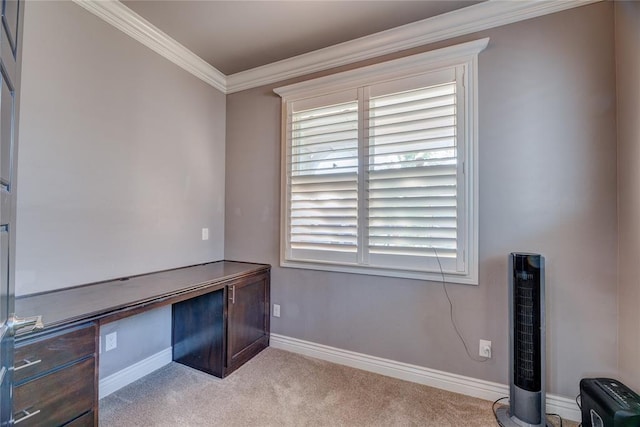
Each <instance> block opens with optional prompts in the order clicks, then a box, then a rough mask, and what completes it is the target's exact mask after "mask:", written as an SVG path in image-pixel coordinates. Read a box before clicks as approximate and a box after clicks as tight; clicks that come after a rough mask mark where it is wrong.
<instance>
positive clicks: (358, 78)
mask: <svg viewBox="0 0 640 427" xmlns="http://www.w3.org/2000/svg"><path fill="white" fill-rule="evenodd" d="M488 43H489V38H484V39H479V40H475V41H471V42H467V43H462V44H458V45H455V46H450V47H446V48H442V49H437V50H433V51H430V52H425V53H421V54H417V55H412V56H408V57H405V58H400V59H396V60H392V61H387V62H383V63H379V64H374V65H370V66H367V67H362V68H358V69H355V70H350V71H345V72H341V73H337V74H333V75H329V76H325V77H320V78H317V79H313V80H309V81H305V82H300V83H296V84H292V85H289V86H284V87H280V88H277V89H274V92H275V93H277V94H278V95H280V96H281V97H282V127H281V139H282V147H281V168H282V169H281V170H282V171H283V173H281V193H280V194H281V215H280V266H281V267H293V268H301V269H311V270H326V271H336V272H343V273H358V274H367V275H375V276H389V277H400V278H409V279H421V280H433V281H441V280H443V278H444V280H445V281H446V282H450V283H461V284H469V285H477V284H478V54H479V53H480V52H482V51H483V50H484V49H485V48H486V47H487V45H488ZM453 66H463V67H464V69H465V73H464V77H463V83H464V89H465V98H466V102H465V104H464V117H465V121H466V123H465V133H464V135H463V136H462V138H463V139H464V150H465V152H464V154H463V155H464V159H465V162H464V177H463V179H464V180H465V185H464V188H465V194H464V196H465V203H466V206H467V209H466V212H467V216H466V221H465V224H464V227H465V228H466V230H465V235H466V242H465V247H464V251H465V257H466V259H467V261H468V262H467V263H466V266H467V269H466V271H465V272H464V273H453V272H445V273H444V274H442V273H439V272H424V271H411V270H395V269H388V268H377V267H373V266H354V265H351V264H340V263H333V262H332V263H328V262H321V261H317V260H309V261H305V260H290V259H287V256H286V248H287V219H286V217H287V215H286V212H287V211H288V207H287V177H286V173H284V171H286V170H287V169H286V168H287V163H286V161H287V157H286V152H287V125H286V118H287V114H288V103H289V102H292V101H294V100H301V99H304V98H309V97H315V96H320V95H325V94H329V93H332V92H339V91H343V90H347V89H352V88H355V87H361V86H367V85H372V84H377V83H381V82H384V81H389V80H395V79H399V78H406V77H411V76H413V75H419V74H424V73H428V72H433V71H437V70H439V69H443V68H447V67H453ZM469 230H470V231H469Z"/></svg>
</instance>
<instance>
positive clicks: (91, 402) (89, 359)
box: [13, 261, 270, 427]
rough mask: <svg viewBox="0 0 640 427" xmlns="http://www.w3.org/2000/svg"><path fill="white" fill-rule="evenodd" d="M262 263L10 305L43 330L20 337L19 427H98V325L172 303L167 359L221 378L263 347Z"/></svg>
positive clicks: (265, 281)
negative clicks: (38, 320)
mask: <svg viewBox="0 0 640 427" xmlns="http://www.w3.org/2000/svg"><path fill="white" fill-rule="evenodd" d="M269 274H270V266H269V265H266V264H253V263H242V262H237V261H217V262H212V263H205V264H198V265H193V266H189V267H182V268H176V269H171V270H165V271H159V272H155V273H149V274H143V275H140V276H133V277H125V278H121V279H116V280H109V281H105V282H98V283H93V284H86V285H81V286H77V287H73V288H65V289H58V290H55V291H49V292H42V293H38V294H34V295H26V296H23V297H20V298H17V299H16V312H17V313H20V314H21V315H22V316H35V315H42V318H43V320H44V322H45V328H44V330H43V331H40V332H33V333H28V334H25V335H24V336H20V337H17V338H16V347H15V361H16V363H15V368H14V389H13V392H14V401H13V409H14V410H13V413H14V419H15V420H16V424H19V425H20V426H21V427H22V426H62V425H64V426H66V427H82V426H97V425H98V377H97V372H98V369H97V367H98V355H97V343H98V324H100V325H102V324H106V323H109V322H113V321H116V320H118V319H122V318H125V317H128V316H133V315H136V314H139V313H142V312H144V311H147V310H152V309H154V308H158V307H162V306H166V305H169V304H171V305H172V306H173V319H172V320H173V358H174V360H175V361H176V362H179V363H183V364H185V365H188V366H192V367H194V368H196V369H200V370H202V371H204V372H208V373H210V374H213V375H216V376H218V377H224V376H226V375H228V374H229V373H230V372H232V371H233V370H235V369H237V368H238V367H240V366H241V365H242V364H243V363H245V362H246V361H247V360H249V359H250V358H251V357H253V356H254V355H256V354H257V353H258V352H260V351H261V350H262V349H264V348H265V347H267V346H268V345H269Z"/></svg>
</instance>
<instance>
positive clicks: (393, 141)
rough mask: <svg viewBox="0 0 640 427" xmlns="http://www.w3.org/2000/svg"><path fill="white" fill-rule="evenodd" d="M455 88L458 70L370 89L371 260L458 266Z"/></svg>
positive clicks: (387, 263)
mask: <svg viewBox="0 0 640 427" xmlns="http://www.w3.org/2000/svg"><path fill="white" fill-rule="evenodd" d="M457 86H458V83H457V82H456V73H455V69H450V70H448V71H446V72H438V73H434V74H430V75H428V76H422V77H419V78H409V79H403V80H401V81H396V82H391V83H387V84H381V85H377V86H372V87H371V88H370V90H369V100H368V106H369V114H368V123H367V126H366V131H365V134H366V135H367V136H368V138H366V139H365V141H366V151H367V173H368V188H367V189H368V192H367V205H368V218H369V219H368V262H369V263H370V264H373V265H376V266H389V267H402V268H407V269H416V270H420V269H424V268H425V267H428V268H430V269H436V270H437V269H438V268H440V267H442V268H443V269H444V270H447V271H455V270H456V268H457V264H458V263H457V258H458V256H459V255H460V254H461V248H460V245H459V232H458V223H459V221H458V208H459V206H458V203H459V200H460V197H459V196H460V195H459V193H458V169H459V162H458V152H457V137H458V105H457V104H458V99H459V97H458V96H457V95H458V94H457ZM436 256H437V258H436ZM438 258H439V259H438ZM434 261H436V262H437V264H440V265H437V264H436V263H435V262H434Z"/></svg>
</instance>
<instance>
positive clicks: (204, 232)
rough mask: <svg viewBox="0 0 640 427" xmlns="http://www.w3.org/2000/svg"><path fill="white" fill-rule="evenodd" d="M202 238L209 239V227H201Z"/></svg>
mask: <svg viewBox="0 0 640 427" xmlns="http://www.w3.org/2000/svg"><path fill="white" fill-rule="evenodd" d="M202 240H209V229H208V228H203V229H202Z"/></svg>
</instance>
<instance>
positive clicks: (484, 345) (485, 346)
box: [478, 340, 491, 359]
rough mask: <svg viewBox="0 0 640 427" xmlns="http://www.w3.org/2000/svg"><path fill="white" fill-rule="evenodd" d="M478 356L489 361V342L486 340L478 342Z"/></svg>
mask: <svg viewBox="0 0 640 427" xmlns="http://www.w3.org/2000/svg"><path fill="white" fill-rule="evenodd" d="M479 347H480V348H479V350H478V354H479V355H480V356H482V357H486V358H487V359H491V341H488V340H480V346H479Z"/></svg>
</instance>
